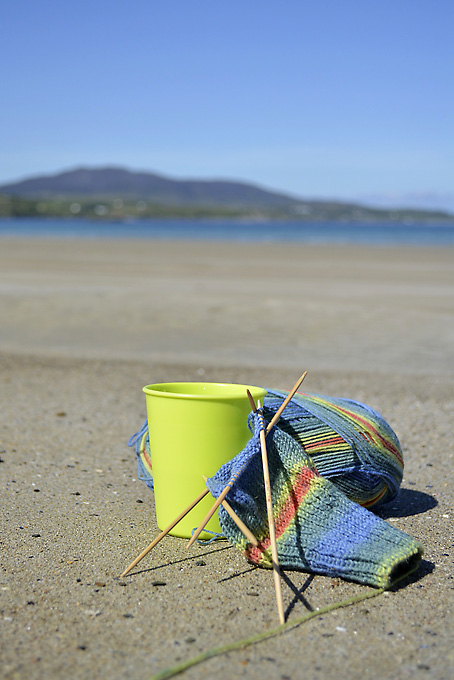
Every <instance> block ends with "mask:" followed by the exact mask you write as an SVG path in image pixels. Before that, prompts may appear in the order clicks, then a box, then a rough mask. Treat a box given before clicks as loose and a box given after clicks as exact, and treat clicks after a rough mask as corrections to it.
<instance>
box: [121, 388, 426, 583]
mask: <svg viewBox="0 0 454 680" xmlns="http://www.w3.org/2000/svg"><path fill="white" fill-rule="evenodd" d="M286 394H287V393H286V392H281V391H276V390H268V394H267V396H266V397H265V400H264V407H263V414H264V416H265V418H266V419H267V420H268V421H270V420H271V418H272V416H273V415H274V413H275V412H276V410H277V409H278V408H279V406H280V405H281V404H282V402H283V400H284V398H285V396H286ZM249 427H250V429H251V432H252V437H251V439H250V440H249V442H248V444H247V446H246V447H245V449H243V451H241V452H240V453H239V454H238V455H237V456H235V458H233V459H232V460H231V461H229V462H228V463H226V464H225V465H223V466H222V467H221V468H220V469H219V470H218V472H217V473H216V475H214V476H213V477H212V478H211V479H209V480H208V482H207V486H208V488H209V489H210V491H211V493H212V495H213V496H214V497H217V496H218V495H219V494H220V493H221V492H222V491H223V489H224V488H225V486H226V485H227V484H228V483H232V482H233V486H232V489H231V490H230V491H229V493H228V495H227V499H228V501H229V503H230V504H231V505H232V507H233V509H234V510H235V512H236V513H237V515H239V517H241V519H242V520H243V521H244V522H245V524H246V525H247V526H248V527H249V528H250V529H251V531H252V533H253V534H254V535H255V536H256V538H257V539H258V541H259V546H258V548H253V547H252V546H251V545H250V544H248V543H247V540H246V539H245V537H244V536H243V534H242V533H241V532H240V531H239V529H238V528H237V526H236V524H235V523H234V522H233V521H232V520H231V518H230V517H229V515H228V514H227V513H226V511H225V510H224V509H223V508H222V507H221V508H220V509H219V520H220V524H221V527H222V530H223V532H224V534H225V536H226V537H227V538H228V540H229V541H230V542H231V543H232V544H233V545H235V546H236V547H237V548H239V549H241V550H243V551H244V553H245V555H246V557H247V559H248V560H249V561H251V562H253V563H254V564H258V565H259V566H263V567H271V566H272V562H271V548H270V542H269V531H268V518H267V510H266V499H265V490H264V482H263V469H262V462H261V454H260V440H259V431H260V426H259V424H258V420H257V418H256V417H254V416H253V415H252V414H251V415H250V417H249ZM129 444H130V445H131V446H132V445H133V444H135V447H136V454H137V460H138V468H139V478H140V479H143V480H144V481H145V482H146V483H147V485H148V486H150V487H151V488H153V478H152V466H151V457H150V446H149V439H148V424H147V422H145V423H144V426H143V427H142V429H141V430H140V431H139V432H138V433H136V434H135V435H133V437H131V439H130V441H129ZM267 449H268V458H269V468H270V478H271V487H272V501H273V512H274V517H275V525H276V533H277V546H278V555H279V563H280V565H281V566H282V567H283V568H289V569H301V570H304V571H312V572H316V573H321V574H327V575H331V576H341V577H343V578H347V579H350V580H354V581H358V582H360V583H365V584H369V585H374V586H378V587H389V586H390V585H391V584H392V583H393V582H394V581H395V580H396V579H397V578H398V577H400V576H401V575H403V574H405V573H408V572H410V571H412V570H413V569H414V568H416V566H417V564H418V562H419V560H420V558H421V556H422V547H421V546H420V544H419V543H417V541H415V540H414V539H413V538H411V537H410V536H408V535H406V534H404V533H403V532H401V531H399V530H398V529H396V528H394V527H392V526H390V525H389V524H387V523H386V522H385V521H384V520H381V519H380V518H378V517H376V516H375V515H373V514H372V513H371V512H369V511H368V510H366V509H365V508H366V507H367V508H371V507H372V506H375V507H376V506H378V505H379V504H381V503H385V502H389V501H390V500H392V499H393V498H394V497H395V496H396V495H397V493H398V491H399V487H400V483H401V481H402V475H403V457H402V451H401V448H400V444H399V441H398V439H397V437H396V435H395V433H394V432H393V430H392V429H391V427H390V426H389V425H388V423H387V422H386V421H385V420H384V419H383V418H382V417H381V416H380V415H379V414H378V413H377V412H376V411H374V410H373V409H371V408H370V407H368V406H366V405H364V404H361V403H360V402H356V401H353V400H349V399H339V398H332V397H325V396H320V395H309V394H300V393H298V394H297V395H295V396H294V397H293V398H292V400H291V401H290V403H289V404H288V405H287V406H286V408H285V410H284V412H283V414H282V415H281V418H280V420H279V426H278V427H277V426H275V427H274V428H273V429H272V431H271V432H270V434H269V435H268V436H267ZM353 501H355V502H353ZM361 505H362V506H364V507H360V506H361Z"/></svg>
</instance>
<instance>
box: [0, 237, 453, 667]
mask: <svg viewBox="0 0 454 680" xmlns="http://www.w3.org/2000/svg"><path fill="white" fill-rule="evenodd" d="M453 265H454V249H444V250H442V249H428V248H394V249H392V248H363V247H357V248H351V247H328V246H327V247H319V246H317V247H315V246H314V247H308V246H303V245H287V246H284V245H274V246H272V245H260V246H258V247H257V246H253V245H247V244H242V245H238V244H219V243H218V244H209V243H189V242H188V243H183V242H173V243H170V242H152V241H150V242H139V241H82V240H81V241H69V240H62V241H56V240H45V239H43V240H36V241H30V240H23V239H2V240H0V312H1V317H0V318H1V328H0V353H1V354H0V361H1V374H0V382H1V386H2V389H1V391H0V406H1V420H0V428H1V429H0V433H1V444H0V449H1V453H0V457H1V459H2V462H1V463H0V480H1V490H2V501H3V502H2V510H3V511H2V572H1V583H0V594H1V642H0V645H1V656H2V658H1V666H0V677H2V678H5V679H6V678H8V680H12V679H13V678H21V679H22V678H27V680H34V679H36V678H46V679H47V678H49V679H53V678H55V679H57V678H58V679H63V678H68V677H71V678H74V679H75V680H78V679H84V680H86V679H91V678H111V679H112V680H117V679H118V680H120V679H123V678H131V679H134V680H146V679H148V678H150V677H151V676H152V675H153V674H154V673H156V672H158V671H159V670H161V669H162V668H164V667H167V666H169V665H172V664H174V663H176V662H178V661H179V660H184V659H187V658H190V657H192V656H194V655H195V654H197V653H199V652H201V651H204V650H207V649H209V648H211V647H213V646H217V645H219V644H223V643H227V642H233V641H235V640H238V639H240V638H242V637H245V636H249V635H253V634H255V633H259V632H261V631H262V630H265V629H266V628H269V627H273V626H275V625H277V613H276V607H275V599H274V588H273V579H272V576H271V574H270V573H269V572H268V571H263V570H257V569H251V568H250V567H249V565H248V564H247V563H246V562H245V561H244V559H243V557H242V556H241V554H239V553H237V552H236V551H235V550H234V549H233V548H231V547H230V546H229V545H228V544H227V543H218V544H215V545H214V546H213V545H211V546H205V547H203V546H197V547H195V548H194V549H193V550H192V551H191V552H190V553H188V552H187V551H186V550H185V542H184V541H182V540H181V539H178V538H170V537H168V538H166V539H164V541H162V542H161V543H160V544H159V545H158V546H157V547H156V548H155V550H154V551H153V552H152V553H150V555H149V556H148V557H147V558H146V559H145V560H144V561H143V562H142V563H141V565H139V567H138V568H137V569H136V570H135V572H133V573H132V574H131V575H130V576H128V577H126V578H124V579H122V580H118V579H117V578H116V577H117V576H118V574H119V573H121V571H122V570H123V569H124V568H125V567H126V565H127V564H129V562H130V561H131V560H132V559H133V558H134V557H135V556H136V555H137V554H138V553H139V552H140V551H141V550H142V548H143V547H145V545H146V544H147V543H148V542H149V541H150V540H151V539H152V538H153V537H154V536H155V535H156V533H157V527H156V523H155V519H154V505H153V494H152V492H151V491H150V490H149V489H148V488H147V487H146V486H145V485H144V484H143V483H142V482H140V481H137V471H136V467H135V462H134V453H133V451H132V449H128V447H127V446H126V442H127V440H128V438H129V436H130V435H131V434H132V433H133V432H134V431H135V430H136V429H137V428H138V427H140V425H141V424H142V422H143V420H144V418H145V400H144V396H143V394H142V392H141V388H142V386H143V385H145V384H147V383H150V382H157V381H165V380H213V381H226V382H245V383H252V384H259V385H264V386H269V387H282V388H289V387H290V386H291V385H292V384H293V383H294V382H295V380H296V378H297V377H298V375H300V373H301V372H302V370H304V369H307V370H309V376H308V378H307V380H306V383H305V387H306V389H307V391H312V392H319V393H324V394H330V395H333V396H345V397H351V398H353V399H358V400H361V401H364V402H365V403H368V404H369V405H371V406H373V407H375V408H376V409H378V410H379V411H380V412H381V413H382V414H383V415H384V416H385V418H387V420H388V421H389V422H390V424H391V425H392V426H393V427H394V429H395V430H396V432H397V434H398V436H399V438H400V440H401V443H402V446H403V450H404V455H405V461H406V469H405V476H404V482H403V485H402V493H401V495H400V498H399V500H398V501H397V502H395V503H393V504H391V506H390V507H387V508H386V509H385V510H384V511H383V513H382V514H383V516H384V517H385V518H386V519H387V521H389V522H391V523H393V524H394V526H397V527H398V528H401V529H403V530H404V531H406V532H408V533H410V534H411V535H413V536H415V537H416V538H417V539H419V540H420V541H421V542H422V543H423V545H424V547H425V555H424V560H423V562H422V563H421V566H420V568H419V570H418V572H417V573H416V574H414V575H413V576H412V577H410V578H408V579H407V580H406V581H405V582H404V583H403V584H402V585H401V587H399V588H398V589H395V590H393V591H391V592H389V593H386V594H383V595H381V596H379V597H377V598H374V599H372V600H369V601H366V602H365V603H362V604H359V605H354V606H351V607H349V608H346V609H340V610H337V611H335V612H332V613H330V614H326V615H324V616H321V617H316V618H314V619H312V620H311V621H309V622H308V623H306V624H305V625H303V626H301V627H297V628H295V629H292V630H290V631H287V632H286V633H284V634H283V635H281V636H280V637H276V638H273V639H271V640H268V641H267V642H264V643H260V644H257V645H254V646H251V647H248V648H246V649H244V650H242V651H235V652H232V653H230V654H228V655H224V656H221V657H217V658H214V659H212V660H209V661H206V662H204V663H203V664H202V665H200V666H196V667H194V668H192V669H190V670H188V671H186V672H185V673H184V675H183V676H182V677H185V678H188V680H189V679H195V678H201V677H203V678H211V677H217V678H220V679H221V680H222V679H224V678H241V677H248V678H253V679H254V678H260V679H261V680H267V679H270V680H271V679H273V680H274V679H276V678H277V679H282V680H285V679H286V678H292V679H293V678H296V679H298V678H305V679H307V680H313V679H315V678H323V679H331V678H332V679H333V680H334V679H336V680H343V679H344V678H345V679H347V678H348V679H349V680H372V679H373V680H375V679H376V678H377V677H379V678H384V679H388V678H389V679H391V678H393V679H394V678H416V679H417V680H419V678H421V679H422V678H429V677H430V678H432V679H434V680H448V678H451V677H452V675H453V672H454V653H453V648H454V645H453V632H452V631H453V623H454V622H453V616H452V606H453V595H454V579H453V559H452V558H453V543H454V541H453V531H452V521H453V517H454V508H453V490H452V473H453V446H452V437H453V425H452V413H453V402H454V390H453V386H452V380H453V374H454V360H453V359H454V357H453V354H454V297H453V292H454V290H453V289H454V276H453V273H454V272H453V269H454V267H453ZM288 576H289V578H290V579H291V581H292V583H293V584H294V588H295V590H296V591H298V592H299V595H298V596H296V594H295V592H294V591H292V590H291V589H290V588H288V587H287V586H285V587H284V599H285V606H286V608H287V610H288V611H287V614H288V619H289V620H292V618H294V619H295V620H296V619H297V618H299V617H301V616H302V615H303V614H304V613H305V612H306V611H308V609H316V608H317V607H319V608H321V607H323V606H325V605H326V604H329V603H333V602H337V601H340V600H343V599H345V598H348V597H351V596H353V595H356V594H359V593H362V592H364V591H365V590H368V589H365V588H363V587H361V586H358V585H355V584H352V583H347V582H344V581H340V580H338V579H331V578H327V577H322V576H316V577H313V576H310V575H308V574H302V573H291V574H288ZM156 583H165V585H155V584H156Z"/></svg>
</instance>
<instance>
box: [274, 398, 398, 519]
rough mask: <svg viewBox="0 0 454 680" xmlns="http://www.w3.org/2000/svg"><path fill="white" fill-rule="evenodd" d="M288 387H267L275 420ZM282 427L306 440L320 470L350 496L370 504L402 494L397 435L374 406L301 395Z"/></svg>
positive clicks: (289, 408)
mask: <svg viewBox="0 0 454 680" xmlns="http://www.w3.org/2000/svg"><path fill="white" fill-rule="evenodd" d="M285 396H286V392H278V391H275V390H268V395H267V396H266V397H265V402H264V415H265V418H266V419H267V420H268V421H270V420H271V418H272V416H273V415H274V413H275V412H276V411H277V409H278V408H279V406H280V405H281V403H282V401H283V399H284V398H285ZM279 428H280V429H282V430H284V432H287V433H288V434H290V435H291V436H292V437H294V438H295V439H296V441H297V442H298V443H299V444H301V446H302V447H303V448H304V451H305V452H306V453H307V454H309V456H310V457H311V460H312V462H313V464H314V465H315V467H316V469H317V470H318V472H319V473H320V474H321V475H322V476H323V477H326V478H328V479H331V481H332V482H333V483H334V484H335V485H336V486H337V488H338V489H340V490H341V491H343V492H344V493H345V495H346V496H348V498H351V499H352V500H354V501H356V502H357V503H359V504H360V505H363V506H365V507H368V508H371V507H372V506H378V505H379V504H382V503H387V502H389V501H391V500H392V499H393V498H395V496H396V495H397V493H398V491H399V487H400V484H401V482H402V475H403V469H404V462H403V456H402V450H401V447H400V444H399V440H398V439H397V436H396V435H395V433H394V432H393V430H392V429H391V427H390V426H389V425H388V423H387V422H386V421H385V420H384V419H383V418H382V416H381V415H380V414H379V413H377V412H376V411H374V410H373V409H372V408H370V407H369V406H366V405H365V404H361V403H360V402H358V401H353V400H351V399H339V398H333V397H325V396H320V395H315V394H310V395H309V394H296V395H295V396H294V397H293V399H292V400H291V402H290V404H288V406H286V408H285V410H284V412H283V413H282V416H281V418H280V420H279Z"/></svg>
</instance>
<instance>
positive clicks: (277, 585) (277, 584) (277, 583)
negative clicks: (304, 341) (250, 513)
mask: <svg viewBox="0 0 454 680" xmlns="http://www.w3.org/2000/svg"><path fill="white" fill-rule="evenodd" d="M257 406H258V408H259V409H260V401H258V402H257ZM261 417H262V419H263V416H261ZM260 446H261V449H262V466H263V480H264V482H265V498H266V510H267V513H268V527H269V532H270V543H271V556H272V561H273V576H274V589H275V591H276V602H277V611H278V613H279V622H280V623H285V615H284V603H283V601H282V590H281V572H280V569H279V558H278V554H277V543H276V528H275V526H274V515H273V502H272V499H271V483H270V471H269V468H268V454H267V450H266V435H265V429H264V428H262V429H261V430H260Z"/></svg>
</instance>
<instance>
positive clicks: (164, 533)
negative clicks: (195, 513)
mask: <svg viewBox="0 0 454 680" xmlns="http://www.w3.org/2000/svg"><path fill="white" fill-rule="evenodd" d="M208 491H209V489H204V490H203V491H202V493H201V494H200V495H199V496H197V498H196V499H195V500H194V501H192V503H191V504H190V505H188V507H187V508H186V509H185V510H183V512H181V513H180V514H179V515H178V517H177V518H176V519H174V520H173V522H171V523H170V524H169V526H168V527H166V528H165V529H164V531H161V533H160V534H159V536H156V538H155V539H154V541H152V542H151V543H150V545H149V546H148V547H147V548H145V550H143V551H142V552H141V553H140V555H139V556H138V557H136V559H135V560H134V562H131V564H130V565H129V567H128V568H127V569H125V570H124V572H123V573H122V574H121V575H120V578H123V576H126V574H128V573H129V572H130V571H131V569H134V567H135V566H136V564H139V562H140V561H141V560H143V558H144V557H145V555H148V553H149V552H150V550H151V549H152V548H154V547H155V545H157V544H158V543H159V541H160V540H161V539H163V538H164V536H166V535H167V534H168V533H169V531H170V530H171V529H173V527H174V526H176V525H177V524H178V522H179V521H180V520H181V519H183V517H185V516H186V515H187V514H188V512H190V511H191V510H192V508H195V506H196V505H197V503H199V502H200V501H201V500H202V498H204V497H205V496H206V495H207V493H208Z"/></svg>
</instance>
